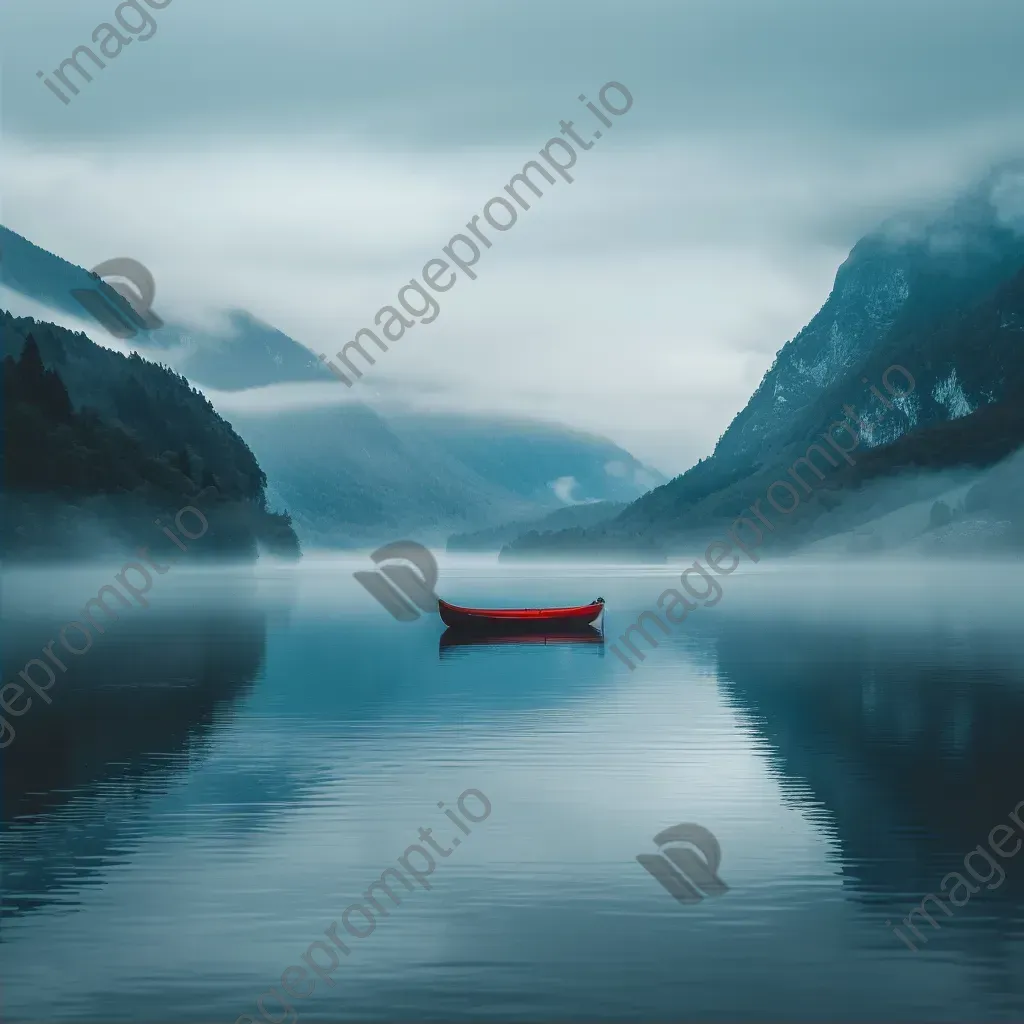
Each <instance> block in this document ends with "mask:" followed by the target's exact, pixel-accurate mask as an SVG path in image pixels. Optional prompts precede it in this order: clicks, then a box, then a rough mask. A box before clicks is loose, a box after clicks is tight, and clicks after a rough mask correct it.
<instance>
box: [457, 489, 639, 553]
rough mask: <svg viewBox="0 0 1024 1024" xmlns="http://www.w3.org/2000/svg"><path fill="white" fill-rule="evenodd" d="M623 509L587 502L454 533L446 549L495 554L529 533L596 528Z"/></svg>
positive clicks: (607, 503) (617, 505)
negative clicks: (509, 521) (497, 524)
mask: <svg viewBox="0 0 1024 1024" xmlns="http://www.w3.org/2000/svg"><path fill="white" fill-rule="evenodd" d="M625 507H626V506H625V504H624V503H623V502H621V501H587V502H584V503H582V504H580V505H567V506H566V507H565V508H560V509H556V510H555V511H554V512H551V513H549V514H548V515H546V516H542V517H541V518H540V519H519V520H516V521H514V522H511V523H502V524H501V525H500V526H492V527H489V528H488V529H486V530H476V531H474V532H473V533H454V534H452V536H450V537H449V538H448V543H447V545H446V546H445V547H446V550H448V551H478V552H497V551H500V550H501V548H502V547H504V546H505V545H506V544H510V543H512V542H513V541H515V540H516V539H517V538H518V537H520V536H521V535H523V534H527V533H530V532H531V531H532V532H534V533H538V534H542V533H550V532H553V531H556V530H568V529H574V528H585V527H588V526H596V525H597V524H598V523H603V522H606V521H607V520H609V519H612V518H613V517H614V516H617V515H618V514H619V513H620V512H621V511H622V510H623V509H624V508H625Z"/></svg>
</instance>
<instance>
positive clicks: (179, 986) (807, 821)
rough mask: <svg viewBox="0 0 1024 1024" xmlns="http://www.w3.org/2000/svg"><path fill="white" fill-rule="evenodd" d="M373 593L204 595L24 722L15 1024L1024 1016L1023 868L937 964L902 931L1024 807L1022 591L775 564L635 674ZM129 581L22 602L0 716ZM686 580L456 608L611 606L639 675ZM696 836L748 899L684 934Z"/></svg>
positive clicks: (129, 620)
mask: <svg viewBox="0 0 1024 1024" xmlns="http://www.w3.org/2000/svg"><path fill="white" fill-rule="evenodd" d="M369 567H371V565H370V563H369V561H368V560H367V559H365V558H362V559H357V558H353V559H340V558H335V559H317V558H312V559H308V560H307V561H306V563H305V564H304V565H302V566H301V567H299V568H298V569H291V568H286V567H275V566H270V565H260V566H258V567H256V568H250V569H234V570H228V569H220V570H203V571H189V570H188V569H186V568H184V567H182V566H179V567H176V568H175V569H174V570H173V572H170V573H168V574H167V575H165V576H163V577H160V578H158V579H157V580H156V581H155V582H154V585H153V590H152V592H151V593H150V595H149V597H150V599H151V607H149V608H148V609H145V610H138V611H135V612H134V613H132V614H131V615H127V614H126V615H124V616H123V617H122V618H121V619H120V620H119V622H118V623H117V624H115V625H111V626H110V628H109V629H108V630H107V632H106V633H105V634H104V635H103V636H101V637H97V638H96V639H95V644H94V647H93V648H92V649H91V650H89V651H87V652H86V653H84V654H83V655H81V656H80V657H77V658H76V657H74V656H70V655H66V657H67V660H68V662H69V664H68V671H67V672H66V674H63V675H60V676H59V678H58V681H57V683H56V684H55V685H54V687H53V689H52V690H51V691H50V694H51V696H52V701H53V702H52V705H49V706H47V705H46V704H45V703H44V702H43V701H42V700H41V699H39V698H38V696H37V697H36V699H35V701H34V704H33V706H32V707H31V708H30V709H29V710H28V711H27V712H26V713H25V714H23V715H22V716H21V717H16V718H10V721H11V723H12V724H13V726H14V728H15V729H16V738H15V740H14V741H13V743H12V744H11V745H10V746H9V747H8V748H7V749H6V750H5V751H4V754H3V789H4V820H3V828H2V832H0V851H2V864H3V880H2V890H3V892H2V898H3V903H2V912H3V913H2V921H0V979H2V990H0V991H2V995H0V999H2V1003H0V1015H2V1016H3V1018H4V1019H5V1020H9V1021H18V1020H47V1021H64V1020H68V1021H70V1020H91V1021H94V1020H106V1021H111V1020H125V1021H127V1020H132V1021H154V1022H155V1021H170V1020H174V1021H210V1020H223V1021H226V1022H231V1021H235V1020H237V1019H238V1018H240V1017H241V1018H243V1019H246V1018H251V1019H255V1020H268V1021H271V1022H276V1021H283V1020H294V1019H296V1016H297V1018H298V1019H299V1020H326V1019H331V1020H415V1019H433V1020H441V1019H444V1020H466V1021H468V1020H473V1021H479V1020H487V1019H492V1020H513V1019H515V1020H525V1019H537V1020H561V1019H566V1020H568V1019H575V1020H584V1019H587V1020H593V1019H599V1018H603V1019H614V1018H618V1019H626V1018H630V1019H647V1020H652V1019H658V1020H669V1019H700V1020H711V1019H722V1020H725V1019H728V1020H738V1019H751V1020H766V1021H767V1020H773V1021H778V1020H798V1019H805V1020H812V1019H813V1020H823V1019H834V1020H867V1019H886V1020H907V1021H910V1020H914V1021H920V1020H924V1019H932V1020H939V1019H941V1020H947V1019H951V1020H952V1019H955V1020H975V1021H976V1020H983V1019H1017V1020H1019V1019H1021V1018H1022V1017H1024V851H1022V852H1021V853H1019V854H1017V855H1008V856H1007V857H1006V858H1005V859H1002V860H1001V861H999V864H1000V867H1001V869H1002V870H1003V871H1004V880H1003V881H1002V883H1001V884H993V883H994V882H995V881H996V879H995V878H994V877H993V873H992V872H991V871H990V872H989V876H990V879H991V882H990V883H989V884H988V885H986V884H984V883H982V882H974V887H975V888H976V890H977V892H976V893H974V894H971V895H970V899H969V901H967V902H966V903H965V905H963V906H960V907H957V908H956V909H954V910H953V911H952V914H951V915H950V916H944V915H943V914H937V917H938V919H939V924H940V925H941V927H940V928H939V929H938V930H935V929H932V928H931V927H929V926H928V925H927V924H926V923H925V924H922V923H921V921H920V919H918V924H921V926H922V928H923V934H924V936H925V939H927V941H926V942H921V943H919V944H918V945H919V949H918V951H916V952H914V951H912V950H911V949H910V948H909V947H908V946H907V945H906V944H904V943H903V942H902V941H901V940H900V939H899V937H898V936H897V935H895V934H894V932H893V931H892V930H891V928H890V926H888V925H887V924H886V922H887V920H891V921H892V924H893V925H897V924H899V923H900V922H901V921H902V919H903V918H905V917H906V916H907V915H908V913H909V912H910V910H911V908H912V907H914V906H915V905H919V904H920V901H921V899H922V897H924V896H925V895H926V894H928V893H934V892H939V889H940V883H941V882H942V880H943V878H944V877H946V876H947V875H948V874H949V873H950V872H954V871H957V870H959V871H960V872H964V871H965V868H964V857H965V855H967V854H968V853H969V852H970V851H971V850H972V849H974V848H975V847H977V846H978V844H987V843H988V841H989V840H988V837H989V835H990V833H991V831H992V830H993V829H994V828H995V827H996V826H999V825H1001V824H1004V825H1007V826H1008V827H1010V828H1012V827H1013V821H1012V819H1011V812H1013V811H1014V808H1015V807H1018V806H1019V805H1021V802H1022V801H1024V770H1022V768H1024V630H1022V622H1024V615H1022V610H1024V586H1022V580H1024V575H1022V573H1021V567H1020V565H1019V564H1018V565H1013V566H1006V565H998V564H985V565H983V564H976V563H966V562H965V563H961V564H959V565H946V566H931V567H921V566H915V565H900V564H892V563H888V564H887V563H879V564H869V563H858V564H848V565H835V564H831V565H813V564H806V563H804V564H795V563H794V564H782V563H777V564H775V565H762V566H760V567H759V568H758V571H756V572H755V573H753V574H751V573H743V572H737V573H735V574H734V575H733V576H731V577H728V578H726V579H723V580H722V587H723V596H722V599H721V601H720V602H719V603H718V604H717V605H715V606H714V607H709V608H700V609H698V611H696V612H694V613H691V614H690V615H689V617H688V619H687V621H686V622H685V623H684V624H683V625H682V626H680V627H679V628H678V629H677V630H676V631H675V633H674V634H673V635H672V636H671V637H670V638H668V639H662V638H661V637H660V634H657V635H658V636H659V639H660V640H661V642H660V645H659V646H658V648H657V649H656V650H650V651H648V653H647V656H646V659H645V660H644V661H643V662H640V663H639V664H638V665H637V667H636V669H635V671H630V669H629V668H628V667H627V666H626V664H625V663H624V662H623V661H621V660H620V659H619V658H618V657H616V656H615V654H614V653H613V652H612V650H611V648H610V647H609V646H602V645H601V644H598V643H550V644H528V645H516V644H494V645H487V644H477V645H468V646H442V645H441V644H440V638H441V635H442V631H443V630H442V627H441V625H440V623H439V620H438V619H437V617H436V616H429V615H425V616H423V617H421V618H420V619H418V620H417V621H415V622H398V621H396V620H395V619H393V618H392V617H391V616H390V615H389V614H388V613H387V612H386V611H384V609H383V608H381V607H380V606H379V605H377V604H376V603H375V602H374V601H373V599H372V598H371V597H370V595H369V594H368V593H367V592H366V591H365V590H363V589H362V588H361V587H360V586H359V585H358V584H357V583H356V582H355V581H354V580H353V578H352V572H353V570H354V569H357V568H369ZM116 568H117V567H116V566H114V567H107V568H103V567H101V566H89V567H81V568H77V569H75V570H73V571H58V570H48V571H46V572H38V571H37V572H32V573H12V574H9V575H8V577H7V579H6V580H5V587H4V627H5V628H4V638H3V639H4V651H3V657H4V669H5V670H4V681H10V680H15V679H17V678H18V676H17V673H18V671H19V670H20V668H21V666H22V665H23V664H24V663H25V661H26V660H27V659H28V658H30V657H34V656H36V655H37V654H38V652H39V649H40V647H41V646H42V645H43V644H45V643H46V642H47V641H48V640H50V639H55V638H56V637H57V633H58V632H59V629H60V628H61V626H63V625H64V623H66V622H67V621H69V620H70V619H72V618H80V615H79V614H77V613H76V609H81V607H82V605H83V603H84V602H85V600H87V599H88V598H89V597H90V596H94V595H95V593H96V591H97V589H98V588H99V586H100V585H102V584H103V583H106V582H110V578H111V576H112V574H113V571H114V570H116ZM677 572H678V570H676V571H675V572H673V570H672V569H671V567H664V568H662V567H659V568H649V567H647V568H643V567H625V566H620V567H596V566H595V567H575V568H572V567H565V566H536V567H515V568H509V567H506V566H498V565H497V564H495V563H493V562H486V561H482V560H481V561H473V560H468V559H466V560H453V559H442V568H441V582H440V584H439V591H440V592H441V593H442V595H443V596H446V597H448V598H449V599H450V600H453V601H455V602H458V603H470V604H472V603H479V604H491V605H503V604H507V605H513V606H524V605H537V604H541V603H544V604H548V603H550V604H576V603H582V602H584V601H588V600H590V599H592V598H594V597H595V596H597V595H598V594H600V595H603V596H604V597H605V599H606V601H607V608H608V611H607V624H606V627H607V633H608V640H609V642H610V641H611V640H613V638H614V637H615V636H618V635H619V634H621V633H622V631H623V630H624V629H625V628H626V626H627V625H628V623H629V622H630V621H635V620H636V617H637V615H638V614H639V613H640V612H641V611H642V610H644V609H645V608H653V607H655V606H656V601H657V598H658V596H659V594H661V592H662V591H663V590H664V589H665V588H667V587H670V586H673V584H674V581H675V580H676V579H677V575H676V574H677ZM675 585H677V586H678V583H676V584H675ZM72 640H73V642H74V643H78V642H80V641H78V640H76V639H74V638H72ZM641 646H644V645H643V644H642V643H641ZM58 650H59V647H58ZM36 671H38V669H37V670H36ZM467 790H476V791H479V793H481V794H483V795H484V796H485V798H486V800H487V801H488V802H489V804H490V808H491V809H490V813H489V815H487V816H486V817H485V818H484V819H483V820H481V821H479V822H478V823H470V822H469V821H468V820H467V819H465V818H463V819H462V820H463V821H464V822H465V823H466V824H467V825H468V826H469V829H470V831H469V833H468V834H466V833H463V832H462V831H461V830H460V829H459V828H457V826H456V825H455V824H454V823H453V822H452V821H451V820H450V819H449V818H447V817H446V816H445V813H444V809H441V808H439V807H438V803H439V802H443V803H444V805H445V809H449V810H452V809H454V811H453V813H457V808H458V804H457V801H458V798H459V796H460V794H463V793H465V791H467ZM464 806H465V807H466V808H468V812H467V813H468V814H469V815H477V816H480V815H481V814H482V813H485V812H484V811H483V805H482V804H481V803H480V802H479V800H478V798H477V797H476V796H474V795H470V796H469V797H467V798H466V799H465V800H464ZM1018 814H1021V815H1024V807H1021V808H1020V811H1018ZM680 823H696V824H699V825H701V826H703V827H704V828H706V829H708V830H710V831H711V832H712V833H713V834H714V836H715V837H716V838H717V840H718V842H719V844H720V847H721V865H720V867H719V874H720V876H721V879H722V881H723V882H724V883H725V884H726V886H727V887H728V888H727V891H725V892H724V893H723V894H721V895H709V896H708V897H707V898H706V899H703V900H702V901H700V902H696V903H691V904H682V903H680V902H677V901H676V900H675V899H673V898H672V897H671V896H670V895H669V894H668V892H666V891H665V889H663V888H662V887H661V885H659V883H658V882H657V881H656V880H655V879H654V877H652V875H650V874H649V873H648V872H647V871H645V870H644V869H643V868H642V867H641V865H640V864H639V863H638V862H637V860H636V857H637V855H638V854H643V853H654V852H656V847H655V845H654V842H653V837H654V835H655V834H656V833H657V832H659V831H661V830H662V829H664V828H667V827H669V826H671V825H676V824H680ZM421 827H423V828H429V829H431V830H433V831H432V834H431V835H432V838H433V839H434V841H435V842H436V843H437V844H438V845H439V847H440V848H441V849H445V850H448V851H449V852H448V853H447V854H445V855H444V856H439V855H435V856H434V861H435V867H434V870H433V873H432V874H430V875H429V877H427V878H426V879H425V881H426V884H427V885H429V886H430V888H429V889H427V888H423V887H420V886H418V885H417V886H416V887H415V889H414V891H412V892H409V891H407V890H406V889H405V888H403V887H401V886H398V885H396V886H395V888H396V894H397V895H398V897H399V899H400V904H399V905H398V906H395V905H394V904H392V903H391V902H390V901H388V900H387V899H386V898H385V899H384V902H383V904H382V905H383V906H384V908H385V909H386V910H387V914H386V915H384V914H374V913H373V910H372V908H371V910H370V915H371V916H370V920H371V921H372V922H373V931H372V933H370V934H368V935H367V936H366V937H364V938H356V937H354V936H353V935H352V934H351V933H350V932H348V931H346V930H345V928H344V925H343V924H342V915H343V913H344V911H345V910H346V908H348V907H350V906H351V905H352V904H354V903H360V902H363V904H364V906H365V905H366V904H365V900H364V899H363V895H362V894H363V893H365V892H366V890H367V887H368V886H369V885H370V883H371V882H373V881H374V880H377V879H379V878H380V876H381V873H382V871H383V870H384V869H385V868H387V867H389V866H391V867H397V866H398V858H399V857H402V856H403V854H404V853H405V851H406V850H407V848H408V847H409V846H410V845H411V844H416V843H421V841H420V838H419V836H418V832H419V829H420V828H421ZM1003 838H1004V840H1005V833H1003ZM455 839H460V843H459V844H458V845H457V846H456V845H455V844H454V840H455ZM421 845H422V843H421ZM1011 848H1012V845H1011V846H1007V845H1006V844H1005V842H1004V849H1011ZM996 862H997V861H996V859H995V858H993V863H996ZM411 863H412V864H413V866H414V867H416V866H418V867H422V868H425V862H423V861H420V860H417V855H415V854H414V855H413V856H412V857H411ZM972 863H974V864H975V866H976V868H978V869H979V874H980V873H981V872H982V871H983V870H984V863H983V862H982V861H981V860H976V861H973V862H972ZM967 877H968V879H971V878H972V876H970V875H968V876H967ZM379 895H380V893H379V891H378V896H379ZM332 922H336V923H337V928H336V930H335V935H336V936H339V937H340V938H341V939H343V940H344V942H345V943H347V947H346V948H347V952H341V951H340V950H339V949H338V947H336V946H335V947H331V946H330V945H329V940H328V939H327V937H326V936H325V934H324V932H325V929H327V928H329V927H330V926H331V924H332ZM349 922H350V924H352V925H353V927H354V928H355V930H357V931H358V930H363V931H365V930H367V929H368V928H369V927H370V926H369V924H368V923H367V919H366V917H365V916H363V915H361V913H360V912H358V911H356V912H354V914H353V913H350V915H349ZM318 940H319V941H321V942H322V943H324V947H323V948H322V949H321V948H319V947H315V948H314V951H313V954H312V955H313V958H314V959H318V962H320V963H323V964H325V965H326V966H327V968H328V969H329V970H330V974H329V975H328V976H327V978H318V977H317V976H316V975H311V974H309V973H308V972H306V970H305V968H303V970H300V971H293V972H291V973H290V974H289V975H288V978H287V980H288V982H289V983H290V985H291V986H292V988H293V989H294V990H295V991H297V992H301V993H303V995H302V997H301V998H297V997H289V996H284V998H285V999H287V1000H288V1003H289V1004H290V1007H291V1008H289V1007H288V1006H283V1005H282V1003H281V1002H280V997H281V996H282V994H283V992H282V972H285V971H286V969H287V968H289V967H293V966H294V967H303V960H302V955H303V954H304V953H305V952H306V951H307V950H308V949H309V947H310V944H311V943H314V942H316V941H318ZM331 948H333V949H335V950H337V952H336V953H335V954H334V955H335V956H336V957H337V959H338V966H337V967H336V968H334V967H332V965H331V964H330V961H329V960H328V953H327V952H325V951H326V950H329V949H331ZM300 979H303V980H300ZM311 980H313V981H315V988H314V989H313V990H312V992H311V993H310V992H309V991H308V990H309V983H310V981H311ZM271 990H276V992H272V991H271ZM268 993H269V994H268ZM260 997H263V1004H262V1007H263V1013H262V1014H261V1012H260V1009H258V1008H257V1000H258V999H260Z"/></svg>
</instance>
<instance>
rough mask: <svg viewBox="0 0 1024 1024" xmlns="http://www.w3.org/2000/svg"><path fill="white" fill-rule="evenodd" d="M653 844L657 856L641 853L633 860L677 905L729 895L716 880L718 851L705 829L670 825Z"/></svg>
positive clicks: (712, 837)
mask: <svg viewBox="0 0 1024 1024" xmlns="http://www.w3.org/2000/svg"><path fill="white" fill-rule="evenodd" d="M654 842H655V844H656V845H657V846H658V847H659V848H660V849H661V852H660V853H641V854H640V855H639V856H638V857H637V860H638V861H639V862H640V864H641V865H643V867H644V868H646V869H647V870H648V871H649V872H650V873H651V874H652V875H654V877H655V878H656V879H657V880H658V881H659V882H661V884H662V885H663V886H664V887H665V890H666V891H667V892H669V893H670V894H671V895H673V896H674V897H675V898H676V899H677V900H679V902H680V903H700V901H701V900H702V899H704V897H705V896H721V895H723V893H727V892H728V891H729V886H727V885H726V884H725V882H723V881H722V880H721V879H720V878H719V877H718V865H719V864H721V862H722V848H721V847H720V846H719V845H718V840H717V839H716V838H715V837H714V836H713V835H712V834H711V833H710V832H709V831H708V830H707V829H706V828H703V827H702V826H700V825H694V824H689V823H687V824H684V825H673V826H672V827H671V828H667V829H665V830H664V831H663V832H659V833H658V834H657V835H656V836H655V837H654ZM695 851H696V852H695ZM702 890H703V891H702Z"/></svg>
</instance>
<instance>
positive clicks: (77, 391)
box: [0, 311, 298, 560]
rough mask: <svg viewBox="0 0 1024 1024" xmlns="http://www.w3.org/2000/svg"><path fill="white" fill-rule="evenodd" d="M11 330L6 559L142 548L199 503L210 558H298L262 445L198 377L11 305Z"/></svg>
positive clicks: (0, 322) (2, 320)
mask: <svg viewBox="0 0 1024 1024" xmlns="http://www.w3.org/2000/svg"><path fill="white" fill-rule="evenodd" d="M0 330H2V335H3V357H4V457H3V481H4V490H3V496H2V511H3V522H4V529H3V551H4V557H5V558H8V559H15V560H18V559H37V558H67V557H78V556H83V555H94V554H98V553H100V552H102V551H104V550H118V551H129V550H134V549H135V548H136V547H137V546H138V545H140V544H147V543H151V542H152V540H153V538H154V537H156V538H157V539H158V540H159V539H160V532H159V531H158V530H157V528H156V526H155V525H154V519H156V518H158V517H161V516H162V517H166V519H165V521H166V522H174V516H175V514H176V513H177V512H178V511H179V510H180V509H182V508H184V507H185V506H193V507H194V508H197V509H199V511H200V513H201V514H202V516H203V517H204V518H205V519H206V520H207V522H208V527H207V528H206V529H205V530H203V533H202V534H201V535H203V536H205V533H206V532H209V537H208V538H207V539H205V540H204V541H203V543H202V544H196V545H195V549H196V554H197V557H201V558H202V557H213V556H225V555H229V556H243V557H254V556H255V555H256V554H257V552H258V550H259V549H260V548H262V549H264V550H266V551H269V552H272V553H275V554H280V555H284V556H288V557H296V556H297V555H298V540H297V538H296V536H295V533H294V531H293V530H292V527H291V523H290V520H289V518H288V516H287V515H277V514H275V513H273V512H271V511H269V510H268V509H267V505H266V495H265V486H266V477H265V475H264V473H263V471H262V469H261V468H260V466H259V464H258V462H257V461H256V458H255V457H254V456H253V453H252V452H251V451H250V449H249V448H248V447H247V446H246V444H245V442H244V441H243V440H242V439H241V438H240V437H239V436H238V435H237V434H236V433H235V432H234V431H233V430H232V429H231V426H230V424H228V423H226V422H225V421H224V420H223V419H221V417H220V416H218V415H217V413H216V412H215V411H214V409H213V407H212V406H211V405H210V403H209V402H208V401H207V400H206V399H205V398H204V397H203V396H202V395H201V394H199V392H198V391H196V390H194V389H193V388H191V387H190V386H189V384H188V382H187V381H186V380H185V379H184V378H182V377H179V376H177V375H176V374H174V373H173V372H172V371H170V370H168V369H166V368H164V367H161V366H156V365H154V364H152V363H149V362H147V361H146V360H144V359H142V358H141V357H139V356H138V355H137V354H132V355H131V356H124V355H121V354H120V353H117V352H113V351H111V350H109V349H105V348H102V347H101V346H99V345H96V344H94V343H93V342H91V341H90V340H89V339H88V338H87V337H86V336H85V335H84V334H75V333H73V332H71V331H67V330H65V329H63V328H61V327H57V326H55V325H53V324H47V323H41V322H39V321H36V320H32V319H29V318H21V319H16V318H15V317H13V316H11V315H10V314H8V313H5V312H2V311H0ZM190 515H192V513H190ZM196 523H198V519H197V520H196V521H195V522H194V525H193V528H195V525H196Z"/></svg>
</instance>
